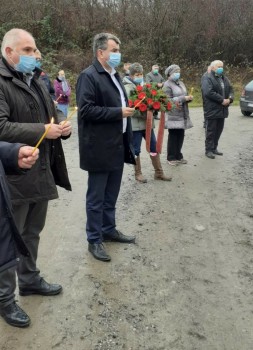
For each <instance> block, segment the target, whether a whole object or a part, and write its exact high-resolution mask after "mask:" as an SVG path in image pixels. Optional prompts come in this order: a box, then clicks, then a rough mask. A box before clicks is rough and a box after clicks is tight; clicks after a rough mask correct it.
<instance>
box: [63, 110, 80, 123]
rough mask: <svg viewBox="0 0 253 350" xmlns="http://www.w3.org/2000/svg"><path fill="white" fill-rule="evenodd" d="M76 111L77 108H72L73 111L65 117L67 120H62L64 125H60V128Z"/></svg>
mask: <svg viewBox="0 0 253 350" xmlns="http://www.w3.org/2000/svg"><path fill="white" fill-rule="evenodd" d="M77 110H78V108H77V107H75V108H74V110H73V111H72V112H71V113H70V114H69V115H68V116H67V118H66V119H65V120H64V123H63V124H62V126H63V125H64V124H66V121H68V120H69V119H71V118H72V117H73V115H74V114H75V113H76V111H77Z"/></svg>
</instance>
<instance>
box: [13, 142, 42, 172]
mask: <svg viewBox="0 0 253 350" xmlns="http://www.w3.org/2000/svg"><path fill="white" fill-rule="evenodd" d="M32 153H33V147H30V146H22V147H20V149H19V152H18V166H19V167H20V168H21V169H30V168H31V167H32V166H33V164H34V163H35V162H36V160H37V159H38V157H39V150H38V149H36V150H35V151H34V153H33V154H32Z"/></svg>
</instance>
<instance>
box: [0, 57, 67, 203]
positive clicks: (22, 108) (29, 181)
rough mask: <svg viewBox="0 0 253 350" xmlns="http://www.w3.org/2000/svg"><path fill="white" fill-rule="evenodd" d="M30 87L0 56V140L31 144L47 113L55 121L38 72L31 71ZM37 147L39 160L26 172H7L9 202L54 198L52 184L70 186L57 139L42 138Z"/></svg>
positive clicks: (46, 120)
mask: <svg viewBox="0 0 253 350" xmlns="http://www.w3.org/2000/svg"><path fill="white" fill-rule="evenodd" d="M31 87H32V88H30V87H29V86H28V85H27V84H26V82H25V81H24V80H23V74H21V73H18V72H16V71H14V70H13V69H12V68H11V67H9V66H8V64H7V63H6V61H5V60H4V59H3V60H0V140H1V141H7V142H20V143H24V144H27V145H30V146H35V145H36V143H37V142H38V140H39V139H40V137H41V136H42V135H43V133H44V131H45V127H44V124H45V123H49V122H50V120H51V117H54V119H55V122H56V123H57V122H58V115H57V112H56V109H55V107H54V103H53V101H52V99H51V98H50V95H49V93H48V91H47V89H46V87H45V85H44V83H43V82H41V81H40V79H39V74H34V77H33V79H32V84H31ZM38 96H40V97H41V98H39V97H38ZM41 99H42V100H43V102H44V103H43V104H42V103H41ZM59 116H60V115H59ZM39 149H40V157H39V160H38V161H37V162H36V163H35V165H34V166H33V167H32V168H31V170H30V171H29V172H26V173H24V174H22V175H8V176H7V179H8V183H9V188H10V192H11V199H12V202H13V204H17V205H20V204H23V203H35V202H40V201H45V200H50V199H55V198H57V197H58V193H57V188H56V184H57V185H59V186H62V187H64V188H66V189H68V190H71V186H70V183H69V180H68V174H67V169H66V164H65V159H64V154H63V150H62V145H61V140H60V139H56V140H48V139H45V140H44V141H43V142H42V143H41V145H40V147H39Z"/></svg>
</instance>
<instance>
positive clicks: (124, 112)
mask: <svg viewBox="0 0 253 350" xmlns="http://www.w3.org/2000/svg"><path fill="white" fill-rule="evenodd" d="M134 111H135V109H134V108H130V107H123V108H122V115H123V118H128V117H131V116H132V115H133V114H134Z"/></svg>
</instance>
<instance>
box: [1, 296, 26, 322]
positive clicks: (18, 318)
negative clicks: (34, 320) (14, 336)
mask: <svg viewBox="0 0 253 350" xmlns="http://www.w3.org/2000/svg"><path fill="white" fill-rule="evenodd" d="M0 315H1V316H2V317H3V319H4V320H5V321H6V322H7V323H8V324H10V325H11V326H14V327H21V328H24V327H28V326H29V324H30V322H31V320H30V317H29V316H28V315H27V314H26V313H25V312H24V310H22V309H21V307H19V306H18V305H17V304H16V303H15V301H13V303H11V304H10V305H8V306H5V307H3V308H0Z"/></svg>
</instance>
